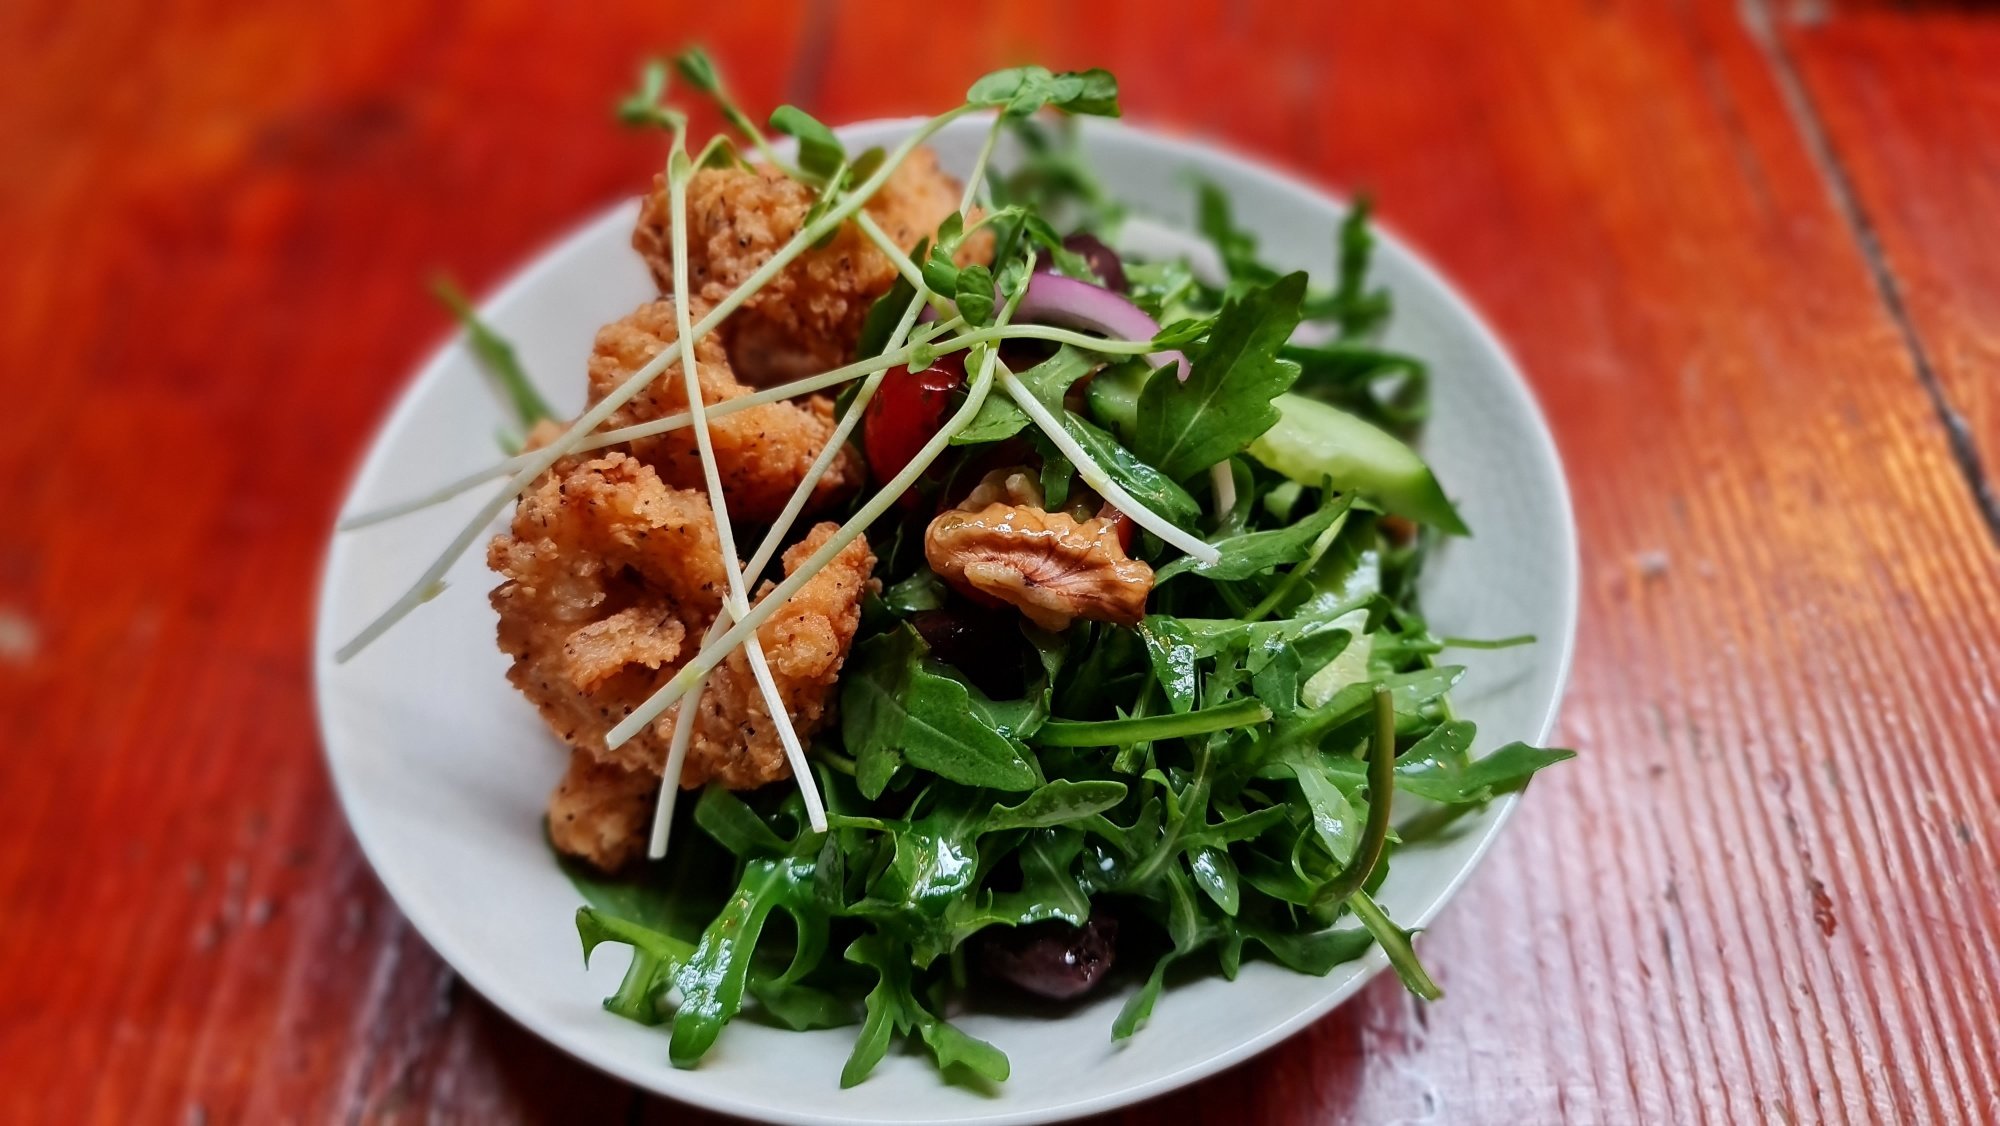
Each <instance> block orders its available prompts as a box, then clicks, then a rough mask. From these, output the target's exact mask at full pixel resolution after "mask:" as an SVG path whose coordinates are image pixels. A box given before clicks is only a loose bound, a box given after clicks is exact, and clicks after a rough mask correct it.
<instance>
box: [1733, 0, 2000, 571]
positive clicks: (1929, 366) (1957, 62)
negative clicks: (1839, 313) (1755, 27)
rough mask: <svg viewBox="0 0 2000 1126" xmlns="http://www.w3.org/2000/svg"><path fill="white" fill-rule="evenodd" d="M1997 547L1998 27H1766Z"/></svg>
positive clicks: (1859, 16)
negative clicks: (1993, 462)
mask: <svg viewBox="0 0 2000 1126" xmlns="http://www.w3.org/2000/svg"><path fill="white" fill-rule="evenodd" d="M1759 25H1760V26H1759V31H1760V33H1761V34H1762V36H1763V37H1764V39H1765V41H1766V42H1767V43H1768V45H1769V49H1770V51H1771V53H1772V55H1773V59H1774V65H1775V66H1776V67H1777V68H1778V69H1779V70H1780V72H1781V74H1783V75H1784V76H1785V77H1786V78H1787V79H1788V80H1791V81H1794V82H1796V84H1797V94H1796V105H1795V113H1796V114H1797V115H1798V116H1799V118H1800V121H1801V128H1802V129H1803V130H1804V131H1805V132H1806V133H1807V134H1808V135H1809V136H1813V137H1814V138H1815V139H1816V140H1817V141H1818V142H1819V143H1820V144H1822V145H1823V146H1824V152H1825V160H1826V164H1827V168H1826V170H1825V171H1826V174H1827V177H1828V180H1829V182H1830V184H1831V186H1832V187H1833V190H1834V191H1835V192H1836V193H1837V195H1838V197H1839V198H1840V201H1841V204H1842V206H1843V207H1845V208H1846V209H1847V210H1848V211H1849V213H1850V218H1851V221H1852V223H1853V225H1854V227H1855V228H1856V233H1857V236H1858V238H1859V239H1860V241H1861V243H1862V246H1863V249H1864V251H1866V252H1867V253H1868V254H1869V255H1870V256H1871V257H1872V258H1873V259H1874V266H1875V273H1876V283H1877V286H1878V288H1879V289H1881V291H1882V293H1883V298H1884V302H1885V304H1887V305H1888V306H1889V308H1890V311H1891V313H1892V315H1894V316H1895V317H1896V319H1897V321H1898V322H1899V323H1900V324H1901V325H1902V327H1903V329H1904V331H1905V333H1906V335H1907V336H1908V338H1909V339H1908V341H1907V345H1908V347H1909V349H1910V351H1911V353H1912V354H1913V356H1914V357H1915V358H1916V362H1917V364H1918V367H1919V373H1920V374H1921V375H1922V376H1923V378H1924V380H1925V382H1926V384H1927V385H1928V387H1929V389H1930V390H1931V393H1932V395H1933V398H1934V399H1935V401H1936V403H1937V408H1938V411H1939V415H1940V417H1941V418H1943V419H1944V420H1945V424H1946V426H1947V428H1948V433H1950V435H1951V437H1952V438H1953V444H1954V453H1955V454H1956V455H1957V456H1958V458H1959V459H1960V461H1961V463H1962V465H1963V468H1964V471H1965V473H1966V474H1967V476H1968V479H1970V480H1972V481H1974V482H1976V485H1977V487H1978V488H1979V491H1980V498H1981V502H1982V505H1983V507H1984V509H1985V513H1986V519H1987V521H1988V523H1989V524H1990V525H1991V526H1992V527H1993V528H1994V534H1995V535H2000V500H1996V499H1995V496H1994V492H1993V488H1992V485H1991V480H1992V478H1991V469H1992V465H1991V463H1990V462H1986V461H1984V459H1983V457H1982V454H1984V455H1985V456H1989V457H1990V456H1994V455H1993V451H1994V450H1996V449H2000V380H1996V379H1995V374H1996V372H2000V224H1995V223H1994V222H1993V221H1992V217H1993V216H1994V215H1995V214H1996V213H2000V157H1996V155H1995V154H1996V153H2000V65H1996V62H1995V60H2000V21H1995V20H1994V19H1993V18H1991V13H1990V12H1980V11H1978V10H1977V9H1974V8H1970V7H1959V6H1953V5H1931V6H1925V7H1919V8H1916V9H1903V10H1883V9H1880V8H1861V9H1858V10H1855V11H1845V10H1843V11H1840V12H1838V13H1836V14H1834V15H1833V16H1832V17H1830V18H1829V17H1827V16H1825V15H1823V14H1822V15H1820V16H1816V17H1815V16H1810V15H1808V16H1798V15H1793V16H1791V17H1790V18H1774V17H1771V16H1766V17H1765V18H1763V19H1761V20H1760V21H1759Z"/></svg>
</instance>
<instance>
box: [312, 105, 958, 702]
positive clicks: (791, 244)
mask: <svg viewBox="0 0 2000 1126" xmlns="http://www.w3.org/2000/svg"><path fill="white" fill-rule="evenodd" d="M972 109H973V107H972V106H970V105H961V106H959V107H958V108H956V109H952V110H948V111H946V112H944V113H941V114H939V115H938V116H936V117H934V118H932V119H930V120H929V121H927V122H925V123H924V124H923V125H922V126H921V127H919V128H918V129H917V130H916V131H915V132H913V133H911V134H910V135H909V136H908V137H907V138H905V139H904V140H903V142H902V143H901V144H899V145H897V146H896V148H895V150H894V151H893V152H891V153H890V154H889V156H888V157H887V158H886V159H884V160H883V161H882V166H881V167H880V168H878V169H876V170H875V173H874V175H872V176H870V177H868V179H867V180H865V181H863V182H862V183H861V185H860V186H859V187H857V188H856V189H855V190H854V191H853V193H852V194H850V195H848V196H847V197H845V198H843V199H842V200H840V202H838V203H836V204H835V205H834V206H833V207H831V208H829V209H828V210H827V212H826V213H825V214H824V215H821V216H820V217H819V218H818V219H816V220H814V221H813V222H811V223H808V224H806V225H805V226H804V227H803V228H802V229H800V231H799V232H798V233H797V234H795V235H793V236H792V238H791V240H790V241H788V242H787V243H785V245H784V246H782V247H779V248H778V250H777V251H776V252H775V253H773V254H772V255H771V257H770V258H768V259H766V260H765V262H764V264H763V265H762V266H760V267H758V268H757V270H756V271H755V272H754V273H752V274H751V275H750V276H749V277H748V278H745V279H744V281H743V284H742V285H739V286H737V287H736V289H735V291H734V292H732V293H730V294H729V296H727V297H725V298H723V299H722V301H721V302H719V303H718V304H717V305H716V306H715V307H714V308H713V309H711V310H709V313H708V315H707V316H705V317H703V318H702V319H701V321H700V322H699V323H698V324H696V325H695V326H694V335H693V336H692V337H690V338H683V339H681V340H676V341H674V342H673V343H672V344H670V345H668V346H667V347H666V348H663V349H661V351H660V354H659V355H657V356H654V357H653V358H652V359H651V360H649V361H647V362H646V363H645V364H643V365H642V366H640V368H639V369H638V370H637V371H635V372H633V373H632V374H631V376H629V377H628V378H627V379H626V380H625V382H624V383H621V384H619V385H618V386H617V387H616V388H614V389H613V390H612V391H611V392H610V393H609V394H607V395H605V396H604V398H602V399H600V400H598V401H597V404H596V405H595V406H592V407H591V408H590V409H588V410H586V411H584V412H583V413H582V414H581V415H579V416H577V419H576V421H575V422H573V423H571V424H570V427H569V429H568V430H566V431H564V432H563V434H562V436H561V437H559V438H557V439H556V440H555V441H553V442H550V443H549V444H548V445H546V446H543V447H542V448H541V449H539V450H536V451H534V452H533V453H531V454H529V455H527V459H526V462H525V463H524V464H523V465H522V466H521V468H520V469H519V470H518V471H516V472H515V473H514V475H513V476H512V477H510V478H508V479H507V483H506V485H504V486H502V488H501V490H500V491H499V492H498V493H496V494H495V495H494V496H493V498H492V499H491V500H488V501H487V502H486V503H485V504H484V505H482V506H480V509H479V511H478V512H476V513H474V514H473V517H472V519H470V520H468V521H466V523H465V526H464V527H463V528H462V529H460V531H459V533H458V535H457V536H456V537H454V538H453V539H452V541H451V543H449V544H448V545H446V547H445V549H444V551H443V552H442V553H440V554H439V555H438V557H437V559H435V560H434V561H433V562H432V563H431V565H430V566H429V567H427V568H425V569H424V572H423V573H422V574H421V575H418V576H417V579H416V581H415V582H413V583H411V584H410V586H409V588H408V589H407V590H405V591H404V592H403V594H402V595H401V596H400V597H398V598H397V599H396V600H395V601H394V602H393V603H391V604H390V605H389V607H388V609H386V610H384V611H382V613H381V614H379V615H378V616H377V617H376V618H375V619H374V620H373V621H371V622H369V623H368V624H367V625H366V626H364V627H363V628H362V629H361V631H360V632H359V633H357V634H355V635H354V637H353V639H351V640H350V641H348V643H347V644H345V645H343V646H341V647H340V648H339V649H337V650H335V652H334V655H333V658H334V661H335V662H336V663H345V662H346V661H349V660H351V659H353V657H354V655H355V654H357V653H359V652H361V651H362V650H363V649H366V648H367V647H368V646H369V645H370V644H372V643H373V642H374V641H375V639H377V638H379V637H381V636H382V635H383V634H384V633H387V632H388V631H389V629H390V628H391V627H393V626H394V625H395V624H396V623H397V622H400V621H402V620H403V619H404V618H405V617H407V616H408V615H409V613H410V611H412V610H415V609H416V608H417V607H418V606H421V605H423V604H424V603H425V602H428V601H429V600H430V599H432V598H435V597H437V594H438V592H439V591H440V590H442V589H443V587H442V585H441V584H442V583H443V581H444V576H445V573H446V572H447V571H449V570H451V567H452V564H454V563H456V562H458V560H459V559H460V557H462V556H463V555H464V554H465V553H466V551H467V550H469V549H470V548H471V547H472V545H473V544H474V543H475V542H477V541H478V540H479V539H480V537H481V536H483V535H485V533H486V528H487V525H489V524H491V523H492V522H493V520H494V518H495V517H497V516H499V515H500V513H501V511H502V510H503V509H505V508H506V507H507V505H508V504H509V503H510V502H511V501H512V500H513V499H514V498H515V497H516V496H518V495H520V493H521V490H523V489H525V488H527V487H528V486H529V485H531V484H533V483H534V482H535V479H536V478H538V477H540V476H541V475H542V474H543V473H544V472H546V471H547V470H548V468H549V466H551V465H554V464H555V463H556V462H557V461H560V460H561V459H562V458H564V457H566V456H568V455H569V454H570V453H571V452H573V451H574V450H575V449H576V447H577V446H578V445H580V444H582V442H583V441H584V440H585V438H586V437H587V436H588V435H589V434H590V432H591V431H593V430H595V429H597V427H598V426H599V425H600V424H602V423H603V422H604V420H605V419H607V418H609V417H611V413H612V412H613V411H616V410H617V409H618V408H619V407H622V406H624V405H625V404H626V403H627V402H629V401H630V400H631V399H632V397H633V396H635V395H637V394H638V393H639V392H640V391H643V390H645V388H646V387H647V386H648V385H649V384H651V383H652V382H653V380H654V379H656V378H658V376H659V374H660V373H661V372H663V371H665V370H666V369H667V367H668V365H670V364H672V363H674V362H675V361H676V360H678V359H680V353H681V350H682V349H684V348H692V347H694V346H695V345H696V344H698V343H699V342H700V341H701V339H702V338H703V337H705V336H707V335H708V334H709V333H711V332H714V331H715V329H716V326H718V325H720V324H721V323H722V322H723V321H724V320H725V319H727V318H728V317H729V315H730V314H732V313H734V312H735V311H736V310H737V309H739V308H741V307H742V305H743V303H744V302H745V301H748V300H749V299H750V296H751V294H754V293H756V292H757V291H758V290H760V289H762V288H764V286H766V285H768V284H770V281H771V279H772V278H775V277H777V276H778V273H779V272H780V271H782V270H783V269H784V268H785V267H787V266H789V265H791V264H792V261H793V259H796V258H797V257H798V256H799V255H801V254H803V253H805V251H806V249H807V248H808V247H810V246H812V245H813V244H814V243H816V242H818V241H819V240H820V239H821V238H822V237H823V236H825V235H826V234H827V233H829V232H831V231H833V230H835V229H837V228H838V227H839V226H840V224H842V223H844V222H846V221H847V220H848V218H849V217H850V216H852V215H853V214H854V213H855V212H856V211H858V210H860V209H861V206H862V205H863V204H865V203H867V202H868V200H869V199H871V198H873V197H874V195H875V193H877V192H879V191H881V190H882V185H883V184H886V183H888V181H889V176H890V174H892V173H893V172H895V170H896V169H897V168H898V167H900V166H901V165H902V163H903V161H905V160H907V159H908V158H909V155H910V153H912V152H914V151H915V150H916V148H917V146H918V145H921V144H923V143H924V142H925V141H927V140H929V139H930V138H931V136H932V135H933V134H935V133H936V132H937V131H938V130H940V129H943V128H944V127H945V126H946V125H949V124H951V123H952V122H953V121H956V120H957V119H958V118H960V117H963V116H964V115H966V114H967V113H970V112H971V111H972ZM933 456H935V455H933ZM849 538H850V539H851V538H852V537H849ZM842 546H845V545H844V544H843V545H842ZM828 558H831V555H829V556H828ZM821 562H822V563H824V560H822V561H821ZM704 671H706V670H704ZM678 695H679V694H678V693H676V697H678ZM628 735H629V732H628Z"/></svg>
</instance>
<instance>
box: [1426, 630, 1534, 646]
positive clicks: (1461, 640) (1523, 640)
mask: <svg viewBox="0 0 2000 1126" xmlns="http://www.w3.org/2000/svg"><path fill="white" fill-rule="evenodd" d="M1534 643H1535V635H1534V634H1532V633H1517V634H1515V635H1514V636H1513V637H1498V638H1493V639H1491V640H1487V639H1483V638H1476V637H1440V638H1438V648H1440V649H1512V648H1514V647H1516V646H1519V645H1533V644H1534Z"/></svg>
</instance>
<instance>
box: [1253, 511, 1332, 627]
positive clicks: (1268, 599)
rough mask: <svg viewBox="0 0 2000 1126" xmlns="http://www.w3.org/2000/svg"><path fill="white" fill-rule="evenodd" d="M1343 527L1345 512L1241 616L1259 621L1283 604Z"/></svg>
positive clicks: (1324, 553) (1303, 580) (1305, 578)
mask: <svg viewBox="0 0 2000 1126" xmlns="http://www.w3.org/2000/svg"><path fill="white" fill-rule="evenodd" d="M1348 511H1349V512H1352V511H1353V510H1352V509H1349V510H1348ZM1345 527H1347V512H1343V513H1341V514H1340V515H1339V516H1338V517H1336V518H1335V519H1334V521H1333V523H1331V524H1328V525H1327V526H1326V531H1324V532H1321V533H1320V534H1319V538H1318V539H1316V540H1314V541H1313V544H1312V548H1311V550H1309V551H1307V552H1306V557H1305V558H1304V559H1302V560H1300V561H1299V562H1298V564H1297V565H1296V566H1294V567H1293V568H1292V569H1291V570H1289V571H1287V572H1285V577H1284V578H1283V579H1282V580H1280V581H1279V583H1278V585H1277V586H1275V587H1272V588H1271V593H1269V594H1267V595H1265V596H1264V598H1263V601H1261V602H1259V603H1257V605H1255V606H1252V607H1251V608H1250V612H1249V613H1247V614H1245V615H1243V616H1244V617H1245V618H1247V619H1249V620H1250V621H1253V622H1261V621H1263V620H1264V619H1265V618H1267V617H1269V616H1270V613H1271V611H1273V610H1275V609H1277V608H1278V607H1279V606H1281V605H1283V604H1284V601H1285V599H1287V598H1289V597H1291V596H1292V594H1293V593H1294V592H1296V591H1297V590H1298V588H1299V587H1301V586H1303V585H1304V584H1305V581H1306V580H1307V579H1308V578H1310V577H1311V576H1312V573H1313V569H1314V568H1316V567H1318V566H1319V561H1320V560H1322V559H1324V558H1326V553H1327V549H1329V548H1331V547H1332V546H1333V541H1334V540H1337V539H1339V538H1340V531H1341V529H1342V528H1345Z"/></svg>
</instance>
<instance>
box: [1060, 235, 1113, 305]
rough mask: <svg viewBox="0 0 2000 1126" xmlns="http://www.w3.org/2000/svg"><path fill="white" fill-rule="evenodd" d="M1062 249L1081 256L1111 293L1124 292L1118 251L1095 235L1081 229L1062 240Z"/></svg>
mask: <svg viewBox="0 0 2000 1126" xmlns="http://www.w3.org/2000/svg"><path fill="white" fill-rule="evenodd" d="M1063 249H1064V250H1068V251H1070V252H1072V253H1075V254H1080V255H1082V256H1083V260H1084V261H1085V262H1088V263H1090V272H1091V273H1093V274H1096V275H1097V280H1098V281H1101V282H1103V283H1104V288H1106V289H1108V290H1111V291H1112V292H1113V293H1123V292H1125V289H1126V285H1125V263H1124V262H1122V261H1120V260H1119V258H1118V252H1117V251H1115V250H1113V249H1111V248H1110V247H1109V246H1106V245H1105V243H1104V240H1103V239H1101V238H1098V237H1097V236H1096V235H1087V234H1084V233H1083V232H1081V231H1078V232H1077V233H1076V234H1073V235H1071V236H1069V237H1068V238H1066V239H1064V240H1063Z"/></svg>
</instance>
